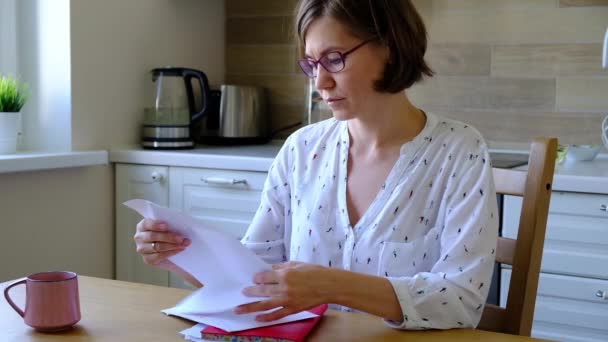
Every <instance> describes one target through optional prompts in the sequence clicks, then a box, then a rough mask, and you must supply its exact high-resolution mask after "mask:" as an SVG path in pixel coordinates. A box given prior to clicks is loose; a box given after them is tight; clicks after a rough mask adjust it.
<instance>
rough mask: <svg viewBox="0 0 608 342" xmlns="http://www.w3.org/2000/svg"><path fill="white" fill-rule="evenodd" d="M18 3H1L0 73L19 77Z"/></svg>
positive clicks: (10, 1) (11, 1) (4, 1)
mask: <svg viewBox="0 0 608 342" xmlns="http://www.w3.org/2000/svg"><path fill="white" fill-rule="evenodd" d="M17 61H18V59H17V1H16V0H2V1H0V73H1V74H3V75H11V76H17V70H18V65H17Z"/></svg>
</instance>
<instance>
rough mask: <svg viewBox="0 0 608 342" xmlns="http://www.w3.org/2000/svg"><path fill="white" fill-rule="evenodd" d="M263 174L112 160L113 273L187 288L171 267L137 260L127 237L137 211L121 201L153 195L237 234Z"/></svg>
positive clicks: (254, 201) (258, 191)
mask: <svg viewBox="0 0 608 342" xmlns="http://www.w3.org/2000/svg"><path fill="white" fill-rule="evenodd" d="M266 174H267V173H266V172H256V171H239V170H225V169H212V168H190V167H174V166H170V167H168V166H158V167H157V166H147V165H125V164H117V168H116V186H117V191H116V194H117V196H116V202H117V208H116V210H117V220H116V230H117V232H116V237H117V241H116V243H117V251H116V260H117V263H116V270H117V272H116V277H117V279H119V280H129V281H134V282H141V283H148V284H155V285H163V286H167V285H168V286H172V287H181V288H192V287H191V286H190V285H189V284H188V283H186V282H184V281H183V280H182V279H181V278H179V277H177V276H175V275H173V274H172V273H169V272H167V271H163V270H158V269H156V268H154V267H151V266H149V265H146V264H144V263H143V262H142V261H141V257H140V256H139V255H138V254H137V253H136V252H135V247H134V244H133V243H132V241H133V239H132V236H133V234H134V233H135V225H136V224H137V222H138V221H139V220H140V219H141V217H139V216H138V215H137V214H136V213H135V212H133V211H131V210H130V209H128V208H126V207H124V206H122V204H120V203H122V202H124V201H126V200H129V199H133V198H142V199H146V200H149V201H153V202H155V203H158V204H160V205H163V206H167V207H170V208H172V209H178V210H181V211H183V212H185V213H187V214H189V215H192V216H194V217H196V218H197V219H199V220H200V221H201V222H203V223H204V224H206V225H209V226H213V227H216V228H220V229H222V230H224V231H226V232H227V233H229V234H231V235H233V236H234V238H235V239H240V238H241V237H243V235H244V234H245V231H246V230H247V228H248V227H249V222H251V220H252V219H253V215H254V214H255V212H256V210H257V208H258V206H259V201H260V195H261V192H262V188H263V185H264V182H265V180H266ZM154 175H156V176H154ZM159 177H160V179H159ZM119 211H120V215H119ZM125 241H128V242H129V243H125ZM125 260H128V261H127V262H125Z"/></svg>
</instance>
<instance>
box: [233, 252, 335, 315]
mask: <svg viewBox="0 0 608 342" xmlns="http://www.w3.org/2000/svg"><path fill="white" fill-rule="evenodd" d="M330 270H331V269H329V268H326V267H323V266H319V265H315V264H307V263H302V262H293V261H291V262H286V263H282V264H275V265H273V266H272V271H265V272H260V273H258V274H256V275H255V278H254V282H255V283H256V285H254V286H250V287H246V288H245V289H243V293H244V294H245V295H246V296H249V297H269V298H268V299H267V300H263V301H260V302H255V303H250V304H243V305H239V306H237V307H236V308H235V312H236V313H237V314H245V313H251V312H259V311H267V310H272V309H276V308H280V307H282V308H281V309H278V310H275V311H273V312H271V313H267V314H262V315H258V316H256V320H258V321H261V322H267V321H273V320H277V319H280V318H283V317H285V316H287V315H291V314H294V313H298V312H300V311H304V310H308V309H310V308H313V307H315V306H318V305H321V304H324V303H327V302H329V298H330V296H329V293H330V291H331V286H332V283H331V280H330V279H329V277H328V275H329V272H328V271H330Z"/></svg>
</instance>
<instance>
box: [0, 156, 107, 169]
mask: <svg viewBox="0 0 608 342" xmlns="http://www.w3.org/2000/svg"><path fill="white" fill-rule="evenodd" d="M107 164H108V151H75V152H19V153H16V154H5V155H0V174H2V173H8V172H23V171H38V170H49V169H62V168H69V167H83V166H93V165H107Z"/></svg>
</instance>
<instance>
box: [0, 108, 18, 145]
mask: <svg viewBox="0 0 608 342" xmlns="http://www.w3.org/2000/svg"><path fill="white" fill-rule="evenodd" d="M18 136H19V113H4V112H0V154H10V153H15V152H17V137H18Z"/></svg>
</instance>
